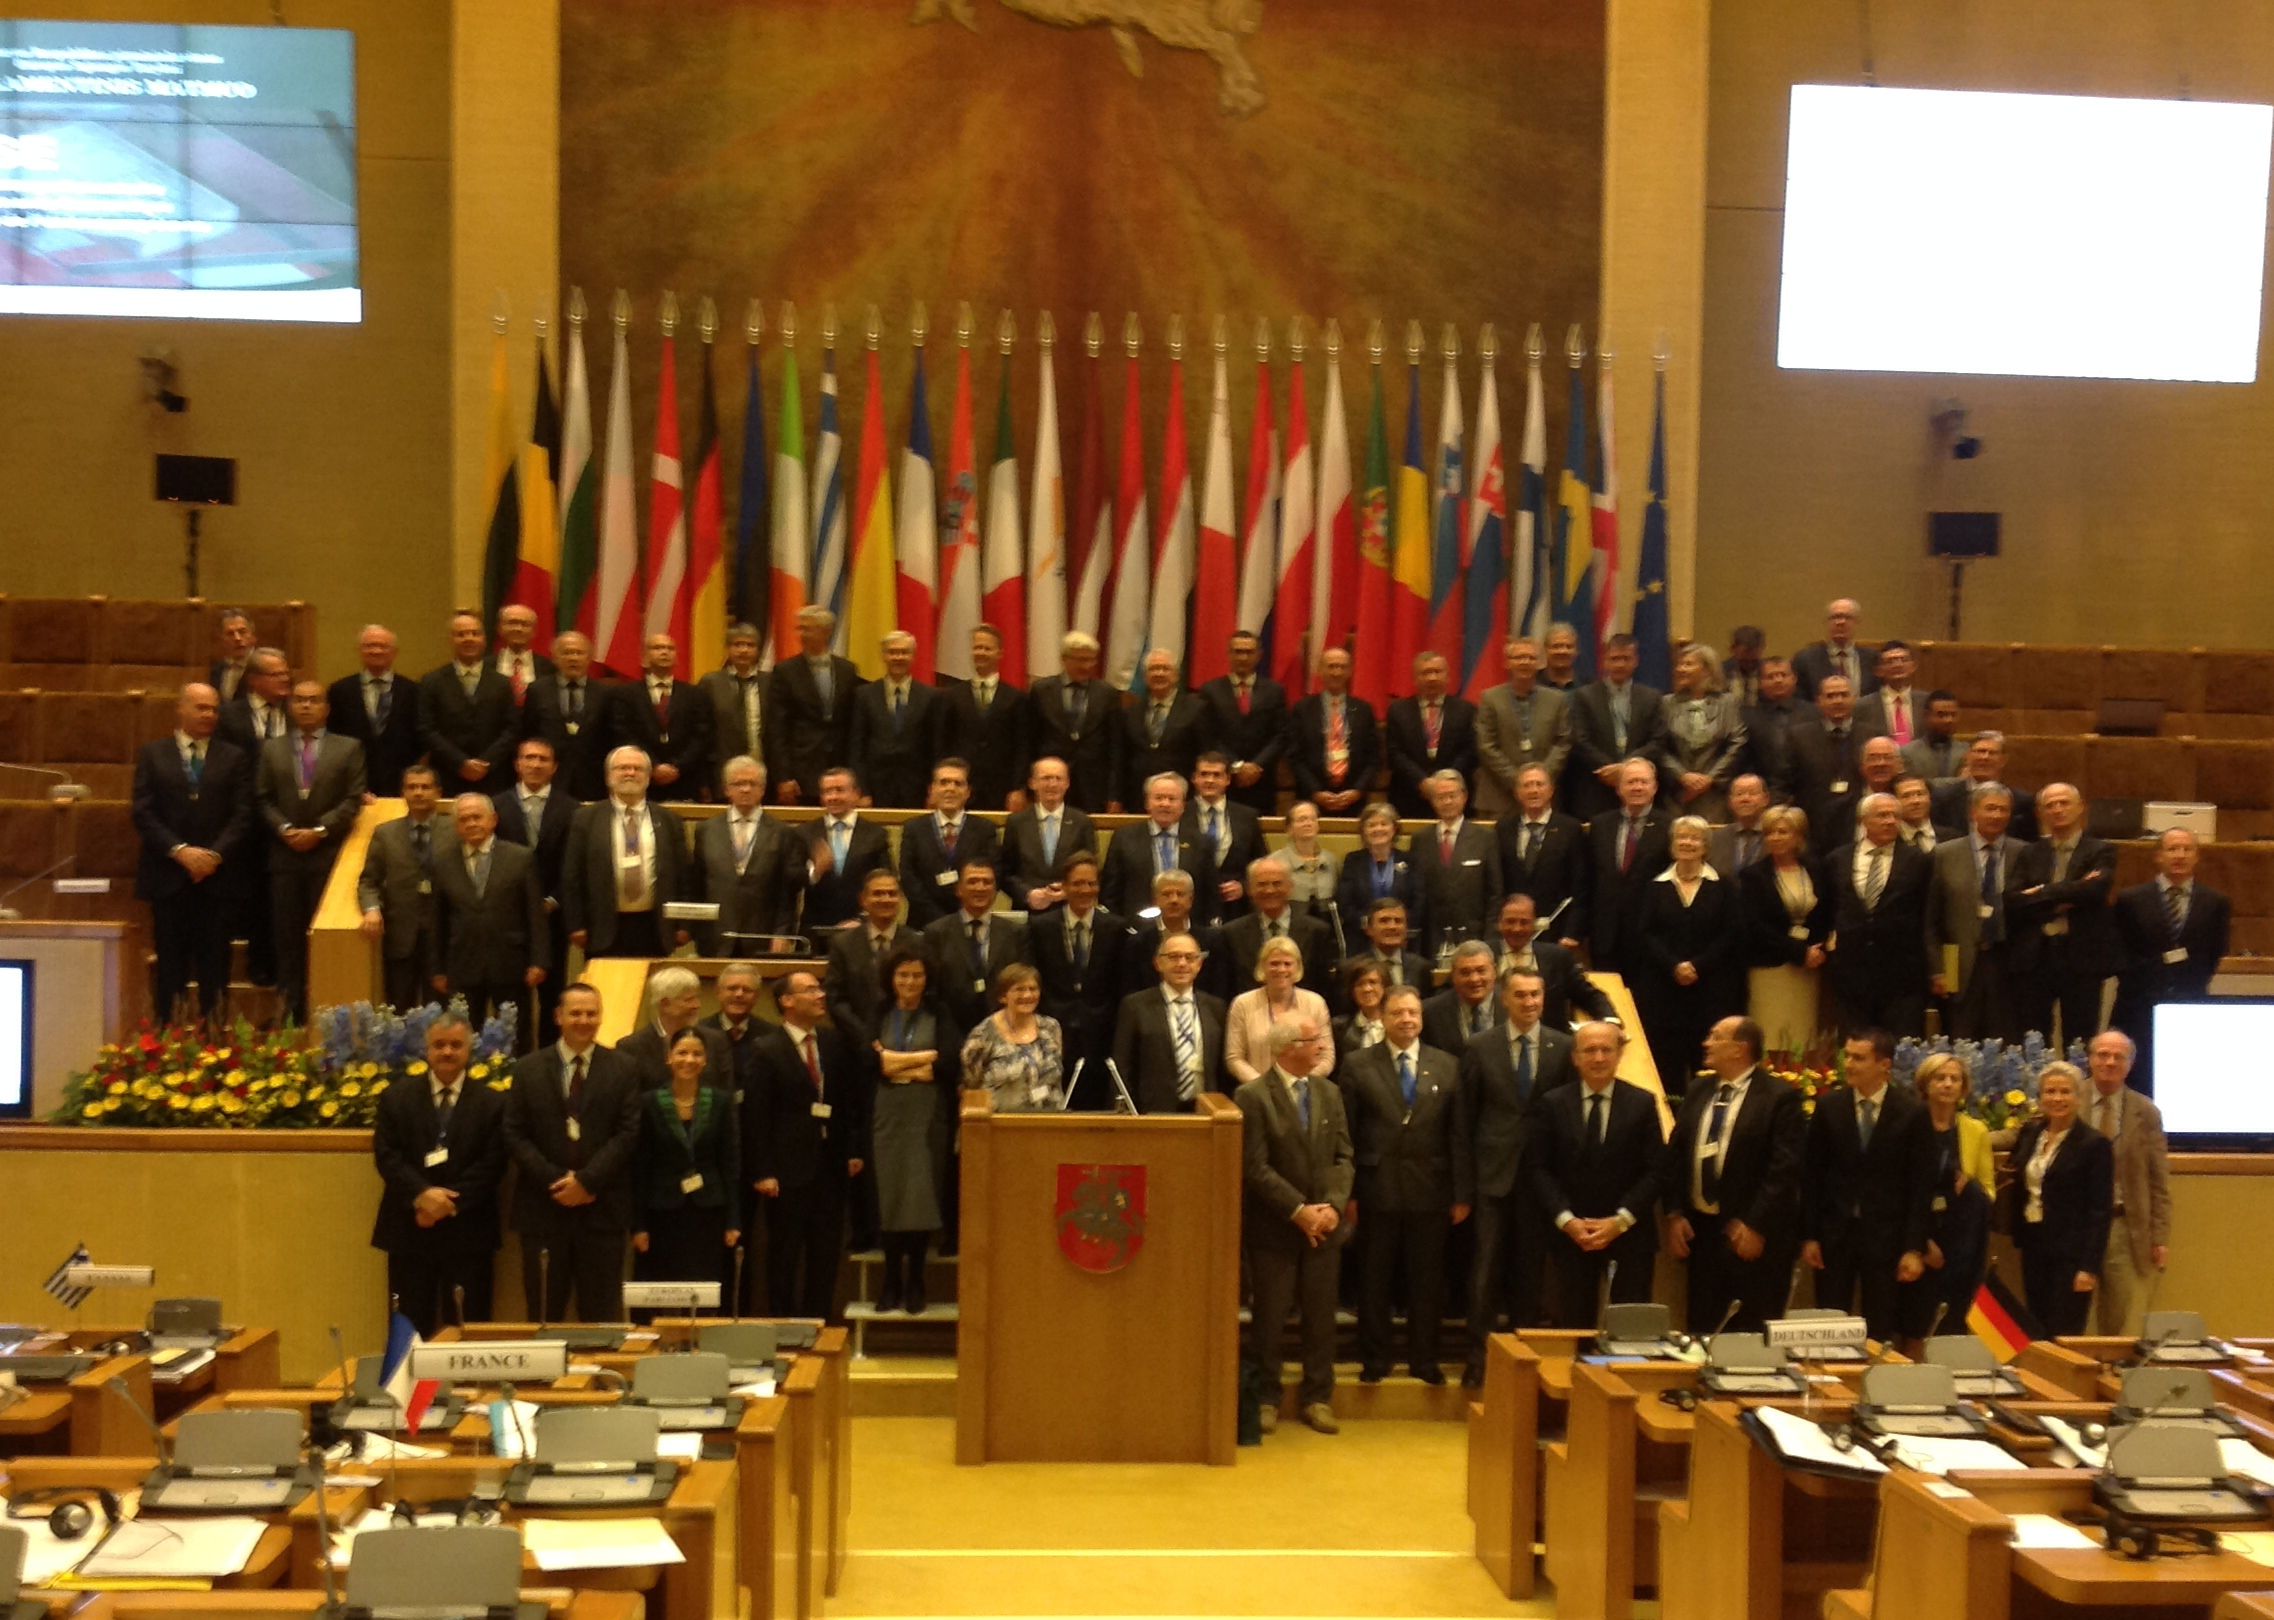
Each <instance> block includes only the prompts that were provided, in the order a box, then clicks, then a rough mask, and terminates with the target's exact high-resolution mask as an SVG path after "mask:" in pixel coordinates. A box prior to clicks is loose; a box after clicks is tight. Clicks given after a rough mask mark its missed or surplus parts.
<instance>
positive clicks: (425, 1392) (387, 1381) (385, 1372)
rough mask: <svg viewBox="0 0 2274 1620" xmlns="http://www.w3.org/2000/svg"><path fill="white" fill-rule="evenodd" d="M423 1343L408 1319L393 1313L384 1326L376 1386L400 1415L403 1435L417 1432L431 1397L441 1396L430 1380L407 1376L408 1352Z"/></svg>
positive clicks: (439, 1385)
mask: <svg viewBox="0 0 2274 1620" xmlns="http://www.w3.org/2000/svg"><path fill="white" fill-rule="evenodd" d="M425 1342H426V1341H425V1340H424V1339H421V1338H420V1337H419V1333H418V1329H417V1328H414V1327H412V1326H411V1319H410V1318H409V1317H407V1316H405V1315H404V1314H403V1313H402V1312H401V1311H397V1312H396V1313H395V1316H394V1320H393V1321H391V1322H389V1323H388V1324H387V1354H386V1357H385V1359H384V1360H382V1361H381V1362H380V1364H379V1387H380V1388H381V1389H383V1390H385V1391H386V1392H387V1394H388V1397H389V1398H390V1399H392V1400H393V1401H394V1403H395V1407H396V1410H398V1411H400V1412H401V1413H402V1414H403V1433H404V1435H406V1436H410V1435H415V1434H417V1433H418V1427H419V1425H420V1424H421V1423H423V1422H425V1421H426V1410H427V1408H428V1407H430V1406H432V1405H433V1404H434V1398H435V1397H436V1396H437V1395H439V1394H441V1393H442V1385H441V1383H440V1382H439V1381H437V1380H435V1379H432V1378H421V1379H418V1380H416V1381H414V1380H413V1379H412V1377H411V1352H412V1351H413V1350H416V1349H417V1348H418V1347H419V1346H420V1345H422V1344H424V1343H425Z"/></svg>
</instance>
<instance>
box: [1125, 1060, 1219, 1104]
mask: <svg viewBox="0 0 2274 1620" xmlns="http://www.w3.org/2000/svg"><path fill="white" fill-rule="evenodd" d="M1105 1072H1106V1073H1107V1074H1109V1075H1111V1076H1113V1089H1114V1093H1115V1101H1114V1109H1113V1111H1114V1112H1115V1113H1117V1114H1134V1113H1136V1112H1137V1099H1136V1098H1134V1097H1132V1096H1130V1095H1129V1083H1128V1082H1127V1081H1125V1080H1123V1079H1122V1078H1121V1070H1120V1069H1119V1068H1117V1067H1115V1065H1114V1061H1113V1059H1111V1058H1107V1059H1106V1060H1105ZM1193 1100H1194V1101H1195V1102H1197V1101H1198V1100H1199V1099H1198V1097H1195V1098H1194V1099H1193Z"/></svg>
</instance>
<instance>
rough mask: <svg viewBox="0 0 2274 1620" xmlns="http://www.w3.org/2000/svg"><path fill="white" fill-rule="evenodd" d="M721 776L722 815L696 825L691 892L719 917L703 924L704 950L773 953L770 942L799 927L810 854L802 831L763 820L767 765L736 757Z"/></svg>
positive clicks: (720, 953)
mask: <svg viewBox="0 0 2274 1620" xmlns="http://www.w3.org/2000/svg"><path fill="white" fill-rule="evenodd" d="M723 780H724V784H725V787H726V804H727V810H726V814H725V815H723V816H713V817H711V818H710V819H709V820H707V821H703V822H701V823H699V824H698V825H697V826H696V828H695V860H694V866H693V869H692V875H693V877H694V880H695V894H696V897H697V898H699V899H703V900H708V901H710V902H712V903H713V904H715V905H716V906H717V907H718V908H719V915H718V921H717V922H715V923H710V924H707V925H705V927H704V930H703V933H704V945H703V952H704V954H705V955H707V956H761V955H771V954H772V953H773V951H774V950H775V949H776V948H777V947H775V946H773V945H771V944H770V943H769V941H770V940H772V939H777V938H781V937H784V936H787V935H791V934H795V933H796V932H797V912H798V898H799V896H801V895H803V894H804V893H805V884H806V876H807V864H808V861H809V859H810V855H809V852H808V850H807V848H806V843H805V839H804V837H803V836H802V835H801V834H800V833H798V832H797V831H795V830H793V829H792V828H790V827H787V826H785V825H783V824H782V823H780V822H778V821H768V820H767V819H766V815H765V809H764V806H765V803H766V767H765V766H763V765H761V764H759V763H758V762H757V761H756V760H755V759H752V758H751V757H750V756H749V755H748V754H741V755H737V756H736V757H735V758H733V759H731V760H729V761H727V764H726V769H725V772H724V775H723Z"/></svg>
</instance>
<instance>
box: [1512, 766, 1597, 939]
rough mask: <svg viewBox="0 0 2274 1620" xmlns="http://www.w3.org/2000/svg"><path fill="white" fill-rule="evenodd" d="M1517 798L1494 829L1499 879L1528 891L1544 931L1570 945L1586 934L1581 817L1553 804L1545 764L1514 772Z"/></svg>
mask: <svg viewBox="0 0 2274 1620" xmlns="http://www.w3.org/2000/svg"><path fill="white" fill-rule="evenodd" d="M1516 799H1517V811H1516V814H1514V815H1512V816H1504V817H1502V818H1501V820H1500V823H1499V825H1498V826H1496V827H1495V828H1494V829H1493V835H1494V842H1495V843H1496V844H1497V845H1498V846H1499V850H1500V881H1501V882H1502V883H1503V884H1504V885H1506V887H1507V889H1508V891H1509V892H1510V893H1511V894H1528V895H1530V896H1531V897H1532V901H1533V903H1534V904H1535V905H1536V906H1537V907H1538V908H1539V915H1540V916H1542V917H1544V918H1546V919H1547V924H1546V926H1547V930H1548V932H1549V934H1550V935H1551V936H1553V937H1554V938H1555V939H1558V940H1560V941H1562V943H1563V947H1564V949H1565V950H1573V951H1575V950H1577V949H1578V948H1579V946H1580V942H1581V941H1583V940H1585V939H1587V938H1588V931H1587V914H1588V909H1589V905H1588V890H1589V883H1590V879H1591V877H1592V873H1593V868H1592V865H1591V863H1590V862H1589V860H1588V856H1587V826H1586V823H1584V822H1582V821H1581V820H1580V819H1579V818H1578V817H1577V816H1568V815H1565V814H1564V813H1563V812H1562V811H1561V810H1558V809H1557V808H1556V807H1555V776H1554V773H1552V772H1551V771H1550V770H1549V769H1548V768H1547V767H1546V766H1545V765H1527V766H1525V767H1524V768H1523V769H1522V770H1520V771H1518V772H1517V773H1516Z"/></svg>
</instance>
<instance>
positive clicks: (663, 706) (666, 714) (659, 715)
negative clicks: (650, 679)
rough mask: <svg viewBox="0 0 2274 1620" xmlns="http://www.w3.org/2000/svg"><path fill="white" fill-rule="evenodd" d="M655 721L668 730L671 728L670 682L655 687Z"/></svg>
mask: <svg viewBox="0 0 2274 1620" xmlns="http://www.w3.org/2000/svg"><path fill="white" fill-rule="evenodd" d="M655 723H656V724H657V725H659V726H661V727H663V729H664V730H666V731H669V730H670V729H671V687H670V685H669V684H668V683H666V684H665V685H662V686H659V687H657V688H656V689H655Z"/></svg>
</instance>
